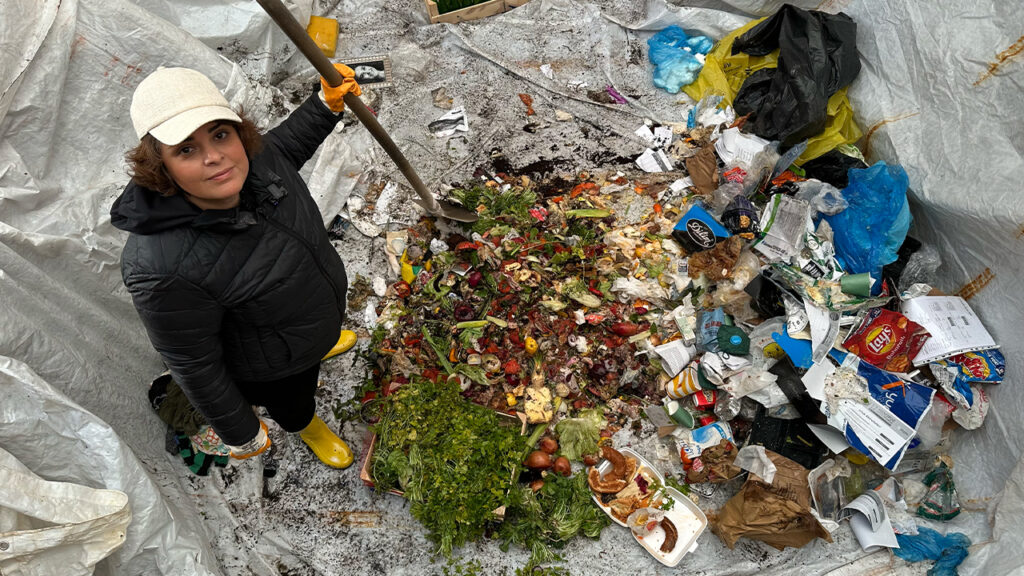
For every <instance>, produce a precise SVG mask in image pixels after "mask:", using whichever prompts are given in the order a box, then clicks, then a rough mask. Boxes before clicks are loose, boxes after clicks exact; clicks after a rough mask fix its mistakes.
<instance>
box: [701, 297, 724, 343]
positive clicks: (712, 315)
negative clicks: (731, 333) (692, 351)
mask: <svg viewBox="0 0 1024 576" xmlns="http://www.w3.org/2000/svg"><path fill="white" fill-rule="evenodd" d="M723 324H725V311H724V310H722V309H721V308H714V309H712V310H704V311H703V312H701V316H700V345H701V350H702V351H704V352H718V351H719V349H720V348H719V346H718V329H719V328H721V327H722V325H723Z"/></svg>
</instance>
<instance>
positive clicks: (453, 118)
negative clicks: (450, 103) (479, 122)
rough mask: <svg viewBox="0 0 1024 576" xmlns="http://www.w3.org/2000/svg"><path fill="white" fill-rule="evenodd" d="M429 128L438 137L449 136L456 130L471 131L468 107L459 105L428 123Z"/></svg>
mask: <svg viewBox="0 0 1024 576" xmlns="http://www.w3.org/2000/svg"><path fill="white" fill-rule="evenodd" d="M427 128H428V129H429V130H430V133H431V134H433V135H434V136H435V137H437V138H447V137H449V136H451V135H452V134H455V133H456V132H469V121H468V120H467V119H466V109H465V108H463V107H462V106H459V107H458V108H455V109H453V110H451V111H449V112H448V113H447V114H445V115H444V116H441V117H440V118H438V119H437V120H434V121H433V122H431V123H430V124H428V125H427Z"/></svg>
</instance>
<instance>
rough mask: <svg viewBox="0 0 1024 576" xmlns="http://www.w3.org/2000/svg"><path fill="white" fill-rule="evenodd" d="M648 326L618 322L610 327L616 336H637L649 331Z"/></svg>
mask: <svg viewBox="0 0 1024 576" xmlns="http://www.w3.org/2000/svg"><path fill="white" fill-rule="evenodd" d="M647 328H648V325H646V324H633V323H631V322H616V323H615V324H612V325H611V326H609V327H608V329H609V330H611V331H612V333H613V334H615V335H616V336H636V335H637V334H639V333H640V332H643V331H644V330H647Z"/></svg>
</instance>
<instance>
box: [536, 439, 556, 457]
mask: <svg viewBox="0 0 1024 576" xmlns="http://www.w3.org/2000/svg"><path fill="white" fill-rule="evenodd" d="M540 449H541V450H543V451H545V452H547V453H548V454H554V453H555V452H558V442H557V441H556V440H555V439H554V438H552V437H551V436H545V437H543V438H541V439H540Z"/></svg>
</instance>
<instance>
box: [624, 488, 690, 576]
mask: <svg viewBox="0 0 1024 576" xmlns="http://www.w3.org/2000/svg"><path fill="white" fill-rule="evenodd" d="M662 494H663V496H669V497H671V498H672V500H674V501H675V504H674V505H673V506H672V509H671V510H668V511H666V512H665V517H666V518H668V519H669V520H671V521H672V523H673V524H675V526H676V529H677V530H678V531H679V540H677V541H676V545H675V548H673V549H672V550H671V551H669V552H662V551H661V545H662V543H664V542H665V530H664V529H663V528H662V527H661V526H658V527H657V528H655V529H654V530H653V531H652V532H651V533H650V534H648V535H647V536H645V537H643V538H640V537H639V536H637V535H636V533H635V532H633V531H632V530H630V531H629V533H630V534H632V535H633V538H634V539H635V540H636V541H637V542H638V543H639V544H640V545H641V546H643V547H644V549H645V550H647V552H649V553H650V554H651V556H654V558H655V559H656V560H657V561H658V562H661V563H662V564H664V565H665V566H670V567H671V566H675V565H677V564H679V562H680V561H681V560H682V559H683V556H686V555H687V554H689V553H690V552H693V551H694V550H696V549H697V538H699V537H700V535H701V534H703V533H704V530H705V529H707V527H708V518H707V516H705V515H704V512H703V511H702V510H701V509H700V508H698V507H697V505H696V504H694V503H693V500H690V499H689V498H688V497H686V496H684V495H683V493H682V492H680V491H679V490H676V489H675V488H672V487H670V486H666V487H665V489H664V491H663V493H662Z"/></svg>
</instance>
